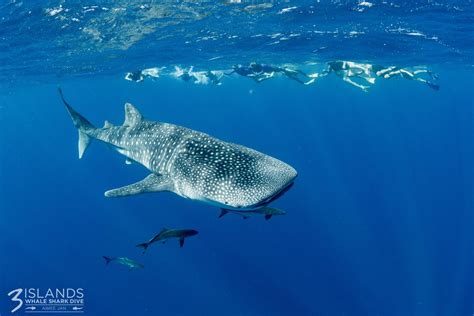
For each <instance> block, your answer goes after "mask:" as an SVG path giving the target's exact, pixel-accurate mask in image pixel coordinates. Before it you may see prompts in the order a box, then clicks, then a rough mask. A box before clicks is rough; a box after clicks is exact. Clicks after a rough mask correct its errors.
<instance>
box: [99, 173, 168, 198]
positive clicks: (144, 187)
mask: <svg viewBox="0 0 474 316" xmlns="http://www.w3.org/2000/svg"><path fill="white" fill-rule="evenodd" d="M172 190H173V182H172V181H171V180H170V178H169V177H167V176H161V175H156V174H154V173H153V174H150V175H149V176H148V177H146V178H145V179H143V180H142V181H139V182H136V183H133V184H130V185H127V186H124V187H121V188H118V189H112V190H109V191H107V192H105V196H106V197H120V196H128V195H135V194H141V193H147V192H163V191H172Z"/></svg>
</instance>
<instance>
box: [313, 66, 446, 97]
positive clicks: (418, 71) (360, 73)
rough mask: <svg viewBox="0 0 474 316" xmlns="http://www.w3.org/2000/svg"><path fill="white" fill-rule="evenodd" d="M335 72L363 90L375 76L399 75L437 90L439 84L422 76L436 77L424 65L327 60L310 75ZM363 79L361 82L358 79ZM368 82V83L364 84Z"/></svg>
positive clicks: (388, 77)
mask: <svg viewBox="0 0 474 316" xmlns="http://www.w3.org/2000/svg"><path fill="white" fill-rule="evenodd" d="M330 73H335V74H336V75H337V76H338V77H341V78H342V79H343V80H344V81H345V82H347V83H349V84H351V85H353V86H356V87H357V88H360V89H362V90H364V91H368V89H369V88H370V85H373V84H374V83H375V79H376V78H381V79H390V78H393V77H401V78H404V79H408V80H415V81H419V82H422V83H425V84H427V85H428V86H429V87H430V88H432V89H434V90H439V86H438V85H437V84H434V83H433V82H431V81H429V80H427V79H425V78H423V77H422V75H423V74H426V75H428V76H430V78H431V79H432V80H437V79H438V77H437V76H436V74H434V73H433V72H431V71H429V70H427V69H426V68H424V67H414V68H401V67H396V66H390V67H385V66H381V65H371V64H363V63H356V62H352V61H333V62H329V63H328V66H327V69H326V70H324V71H322V72H321V73H315V74H312V75H310V77H313V78H320V77H324V76H327V75H329V74H330ZM361 80H362V81H363V82H362V83H361V82H360V81H361ZM364 83H368V84H370V85H365V84H364Z"/></svg>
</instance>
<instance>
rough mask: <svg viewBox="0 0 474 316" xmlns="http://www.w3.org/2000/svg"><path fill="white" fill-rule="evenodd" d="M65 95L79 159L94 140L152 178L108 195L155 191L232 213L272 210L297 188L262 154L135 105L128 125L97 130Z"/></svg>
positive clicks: (288, 170) (283, 167) (285, 168)
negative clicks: (154, 116)
mask: <svg viewBox="0 0 474 316" xmlns="http://www.w3.org/2000/svg"><path fill="white" fill-rule="evenodd" d="M59 94H60V97H61V100H62V101H63V103H64V105H65V107H66V109H67V110H68V112H69V114H70V116H71V118H72V121H73V123H74V125H75V127H76V128H77V130H78V133H79V142H78V150H79V159H81V158H82V156H83V155H84V152H85V151H86V149H87V148H88V146H89V144H90V142H91V141H92V140H93V139H97V140H99V141H102V142H104V143H106V144H108V145H109V146H111V147H112V148H114V149H115V150H116V151H118V152H119V153H120V154H122V155H124V156H125V157H126V162H127V163H130V162H135V163H138V164H141V165H142V166H144V167H145V168H147V169H148V170H149V171H150V174H149V175H148V176H147V177H146V178H144V179H143V180H141V181H138V182H136V183H133V184H130V185H126V186H123V187H120V188H116V189H111V190H108V191H106V192H105V196H106V197H123V196H131V195H136V194H141V193H149V192H164V191H169V192H174V193H176V194H177V195H179V196H181V197H184V198H187V199H191V200H195V201H200V202H204V203H207V204H210V205H212V206H216V207H219V208H223V209H230V210H255V209H260V208H263V207H266V206H267V205H268V204H269V203H271V202H273V201H274V200H275V199H277V198H279V197H280V196H281V195H282V194H283V193H284V192H286V191H287V190H288V189H289V188H290V187H291V186H292V185H293V182H294V180H295V178H296V176H297V172H296V170H295V169H294V168H293V167H291V166H290V165H288V164H286V163H284V162H282V161H280V160H278V159H276V158H273V157H270V156H268V155H265V154H263V153H261V152H258V151H256V150H253V149H250V148H247V147H244V146H241V145H237V144H234V143H229V142H225V141H222V140H219V139H217V138H214V137H212V136H210V135H208V134H205V133H202V132H198V131H195V130H192V129H189V128H186V127H182V126H178V125H174V124H170V123H163V122H157V121H150V120H147V119H145V118H144V117H143V116H142V114H141V113H140V112H139V111H138V110H137V109H136V108H135V107H134V106H133V105H132V104H130V103H126V104H125V121H124V123H123V124H122V125H118V126H115V125H112V124H111V123H109V122H108V121H105V124H104V126H103V127H102V128H96V127H94V126H93V125H92V124H91V123H90V122H89V121H88V120H87V119H86V118H84V117H83V116H82V115H81V114H79V113H78V112H77V111H76V110H74V109H73V108H72V107H71V106H70V105H69V103H68V102H67V101H66V100H65V98H64V96H63V93H62V91H61V89H60V88H59Z"/></svg>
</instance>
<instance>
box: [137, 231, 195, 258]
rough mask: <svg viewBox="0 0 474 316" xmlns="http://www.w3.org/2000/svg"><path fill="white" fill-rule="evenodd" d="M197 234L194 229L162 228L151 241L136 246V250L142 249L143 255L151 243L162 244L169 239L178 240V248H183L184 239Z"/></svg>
mask: <svg viewBox="0 0 474 316" xmlns="http://www.w3.org/2000/svg"><path fill="white" fill-rule="evenodd" d="M197 234H198V231H197V230H194V229H168V228H163V229H162V230H161V231H160V232H159V233H158V234H157V235H156V236H154V237H153V238H152V239H150V240H149V241H147V242H145V243H142V244H138V245H137V247H138V248H143V253H145V251H146V250H147V248H148V246H150V245H151V244H152V243H154V242H157V241H161V242H162V243H165V242H166V241H167V240H168V239H170V238H179V246H180V247H183V245H184V239H185V238H187V237H191V236H195V235H197Z"/></svg>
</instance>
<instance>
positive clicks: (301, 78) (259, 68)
mask: <svg viewBox="0 0 474 316" xmlns="http://www.w3.org/2000/svg"><path fill="white" fill-rule="evenodd" d="M233 73H236V74H238V75H240V76H244V77H247V78H251V79H253V80H254V81H255V82H257V83H260V82H262V81H264V80H267V79H270V78H272V77H273V76H274V75H275V74H277V73H280V74H283V75H285V76H286V77H288V78H290V79H292V80H295V81H296V82H299V83H301V84H304V85H308V84H311V83H313V82H314V80H315V79H316V78H314V77H310V76H308V75H307V74H306V73H304V72H303V71H301V70H295V69H291V68H288V67H278V66H272V65H267V64H258V63H255V62H253V63H250V64H249V65H248V66H243V65H234V66H233V67H232V71H231V72H229V73H226V75H228V76H229V75H231V74H233Z"/></svg>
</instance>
